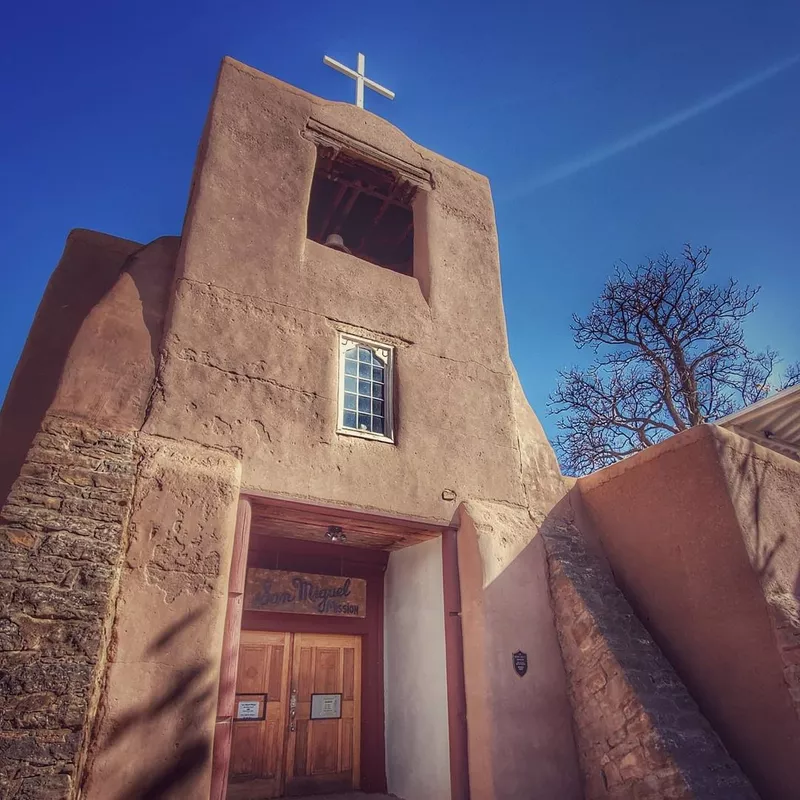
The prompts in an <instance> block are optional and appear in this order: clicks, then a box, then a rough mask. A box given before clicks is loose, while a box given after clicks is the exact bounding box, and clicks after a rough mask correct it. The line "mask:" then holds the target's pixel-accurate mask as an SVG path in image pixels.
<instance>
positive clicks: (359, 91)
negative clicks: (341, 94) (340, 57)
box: [322, 53, 394, 108]
mask: <svg viewBox="0 0 800 800" xmlns="http://www.w3.org/2000/svg"><path fill="white" fill-rule="evenodd" d="M322 61H323V63H325V64H327V65H328V66H329V67H333V68H334V69H336V70H339V72H341V73H342V75H347V77H348V78H352V79H353V80H354V81H355V82H356V105H357V106H358V107H359V108H364V87H365V86H369V88H370V89H372V90H373V91H374V92H377V93H378V94H382V95H383V96H384V97H388V98H389V99H390V100H394V92H392V91H389V89H387V88H386V87H384V86H381V85H380V84H379V83H375V81H372V80H370V79H369V78H367V77H366V76H365V75H364V69H365V65H366V59H365V58H364V54H363V53H359V54H358V68H357V69H355V70H352V69H350V67H346V66H345V65H344V64H340V63H339V62H338V61H335V60H334V59H332V58H331V57H330V56H324V57H323V59H322Z"/></svg>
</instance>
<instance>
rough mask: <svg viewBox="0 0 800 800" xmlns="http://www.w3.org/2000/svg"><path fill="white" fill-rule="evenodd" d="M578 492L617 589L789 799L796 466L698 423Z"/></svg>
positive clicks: (794, 726) (750, 772)
mask: <svg viewBox="0 0 800 800" xmlns="http://www.w3.org/2000/svg"><path fill="white" fill-rule="evenodd" d="M578 487H579V490H580V494H581V497H582V499H583V502H584V505H585V507H586V510H587V513H588V516H589V518H590V520H591V523H592V524H593V525H594V527H595V528H596V530H597V532H598V535H599V537H600V539H601V540H602V544H603V548H604V550H605V552H606V554H607V556H608V559H609V561H610V563H611V566H612V568H613V570H614V575H615V577H616V579H617V582H618V584H619V586H620V588H621V589H622V591H623V593H624V594H625V596H626V598H627V599H628V600H629V602H630V603H631V605H632V607H633V609H634V611H635V612H636V614H637V615H638V616H639V617H640V619H641V620H642V621H643V622H644V624H645V625H646V627H647V628H648V630H649V631H650V633H651V634H652V635H653V638H654V639H655V641H656V642H657V643H658V645H659V646H660V647H661V649H662V650H663V651H664V653H665V655H666V656H667V658H668V659H669V661H670V662H671V664H672V665H673V667H674V668H675V671H676V673H677V674H678V675H679V676H680V677H681V679H682V680H683V681H684V683H685V684H686V686H687V687H688V689H689V691H690V692H691V693H692V696H693V697H694V698H695V699H696V700H697V702H698V704H699V706H700V709H701V711H702V712H703V714H704V715H705V716H706V717H707V718H708V720H709V721H710V722H711V724H712V725H713V727H714V729H715V730H716V732H717V733H718V734H719V736H720V738H721V739H722V741H723V743H724V744H725V746H726V747H727V749H728V750H729V752H730V753H731V755H732V756H733V757H734V758H735V759H736V761H737V762H738V763H739V765H740V766H741V767H742V769H743V770H744V772H745V773H746V774H747V776H748V777H749V779H750V780H751V781H752V783H753V785H754V787H755V788H756V790H757V791H758V792H759V794H760V795H761V796H762V797H763V798H765V800H766V799H767V798H774V799H775V800H778V798H785V797H790V796H792V795H793V794H794V793H795V791H796V787H797V758H798V756H799V755H800V718H799V717H798V715H797V713H796V708H795V706H794V703H793V698H792V694H791V691H790V687H789V686H788V685H787V678H788V679H789V680H790V681H791V680H792V676H794V675H795V673H796V668H794V665H793V664H792V663H791V659H792V658H793V657H794V656H795V651H794V650H793V649H791V642H792V639H793V638H794V637H796V628H795V627H792V626H793V625H794V623H793V622H791V620H790V619H789V617H786V616H784V617H783V618H782V621H781V622H780V623H779V624H780V625H782V626H783V627H782V628H781V634H782V635H783V636H785V637H786V641H785V644H787V645H789V646H788V647H785V648H784V650H783V652H782V653H781V652H779V649H778V647H777V645H776V634H775V631H774V626H775V620H776V615H775V612H776V608H777V607H778V606H780V604H781V602H783V600H786V599H787V598H788V597H789V596H790V594H791V593H792V592H793V591H796V581H797V571H798V566H800V558H798V532H800V526H799V525H798V521H799V520H798V513H797V511H798V505H797V504H798V499H797V497H798V492H797V490H798V487H800V467H798V465H797V464H796V463H794V462H791V461H790V460H789V459H786V458H784V457H782V456H780V455H778V454H773V453H769V452H768V451H763V452H762V448H759V447H758V446H757V445H753V444H751V443H749V442H746V441H745V440H741V439H739V438H738V437H735V436H734V435H733V434H728V433H726V432H722V431H720V430H719V429H717V428H715V427H714V426H702V427H698V428H694V429H692V430H689V431H686V432H684V433H682V434H680V435H678V436H675V437H673V438H672V439H670V440H668V441H667V442H664V443H662V444H660V445H657V446H655V447H652V448H649V449H648V450H647V451H645V452H643V453H640V454H638V455H636V456H633V457H631V458H628V459H625V460H624V461H622V462H620V463H619V464H616V465H614V466H612V467H608V468H606V469H604V470H600V471H599V472H597V473H594V474H593V475H590V476H588V477H586V478H582V479H580V480H579V481H578ZM776 597H777V598H778V600H777V601H776V600H775V598H776ZM781 598H782V599H781ZM769 599H772V602H771V603H770V602H768V600H769ZM791 613H793V612H790V614H791ZM787 634H788V635H787ZM794 641H796V638H794ZM795 696H796V695H795Z"/></svg>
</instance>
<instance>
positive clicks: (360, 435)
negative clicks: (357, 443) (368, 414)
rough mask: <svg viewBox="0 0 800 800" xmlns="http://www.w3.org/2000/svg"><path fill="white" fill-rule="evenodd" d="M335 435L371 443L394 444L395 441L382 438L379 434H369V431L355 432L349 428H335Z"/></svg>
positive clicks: (386, 437)
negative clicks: (366, 440) (365, 440)
mask: <svg viewBox="0 0 800 800" xmlns="http://www.w3.org/2000/svg"><path fill="white" fill-rule="evenodd" d="M336 433H337V434H338V435H339V436H354V437H355V438H356V439H370V440H371V441H373V442H383V443H384V444H394V443H395V441H394V439H393V438H390V437H389V436H383V435H381V434H380V433H370V432H369V431H355V430H352V429H351V428H337V429H336Z"/></svg>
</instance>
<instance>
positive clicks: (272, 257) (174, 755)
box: [0, 60, 580, 800]
mask: <svg viewBox="0 0 800 800" xmlns="http://www.w3.org/2000/svg"><path fill="white" fill-rule="evenodd" d="M312 120H313V121H314V124H315V125H317V126H318V127H319V126H322V127H323V128H324V127H325V126H327V128H329V129H332V130H335V131H337V132H338V133H337V135H339V136H343V137H344V138H345V139H346V140H347V141H348V142H351V143H352V144H353V146H354V147H355V148H356V149H359V148H361V149H364V148H366V149H370V148H374V149H376V150H378V151H380V152H382V153H384V154H386V153H388V154H389V156H391V158H393V159H395V160H396V161H397V162H398V163H402V164H405V165H406V167H408V169H412V170H416V171H417V172H418V173H419V174H421V175H426V176H427V180H428V182H429V184H430V191H429V192H427V193H426V194H425V195H424V196H421V197H420V198H418V200H417V203H416V206H415V233H416V235H415V260H416V263H417V264H418V266H419V267H420V276H419V280H417V279H416V278H412V277H408V276H403V275H400V274H397V273H394V272H391V271H389V270H384V269H381V268H379V267H375V266H373V265H371V264H367V263H364V262H361V261H359V260H358V259H355V258H352V257H350V256H347V255H346V254H342V253H338V252H336V251H333V250H330V249H328V248H324V247H322V246H320V245H318V244H316V243H314V242H311V241H307V240H306V239H305V216H306V205H307V202H308V197H309V190H310V184H311V177H312V172H313V168H314V163H315V146H314V145H313V144H312V142H311V141H310V140H309V139H308V138H306V135H305V134H306V132H307V126H308V124H309V123H310V122H311V121H312ZM178 245H179V246H180V250H177V248H178ZM76 275H77V276H79V279H76V278H75V277H74V276H76ZM68 292H74V295H72V294H68ZM65 293H67V294H65ZM67 296H68V297H70V298H71V299H70V303H71V304H72V305H73V311H74V313H73V311H70V312H69V313H68V314H66V316H63V317H59V315H58V313H57V310H54V304H56V305H57V304H58V303H59V301H61V300H62V299H63V298H64V297H67ZM70 303H68V305H69V304H70ZM54 321H55V322H54ZM48 326H50V329H49V330H48ZM339 331H346V332H350V333H353V334H358V335H363V336H366V337H369V338H376V339H379V340H380V341H384V342H387V343H389V344H392V345H394V346H395V348H396V383H397V391H396V396H395V401H396V419H397V426H396V434H397V442H396V445H387V444H384V443H380V442H374V441H365V440H361V439H358V438H354V437H345V436H337V435H336V433H335V428H336V414H337V409H336V392H337V357H338V350H337V334H338V332H339ZM43 365H45V366H47V369H46V370H45V371H44V373H42V371H41V370H42V369H44V367H43ZM37 370H39V372H38V373H37ZM26 403H30V404H31V406H32V410H31V411H30V413H29V412H28V411H27V410H26ZM48 409H50V410H51V411H52V412H58V414H59V415H61V416H62V417H65V418H66V417H68V418H70V419H71V420H77V421H78V422H79V425H80V426H81V430H84V429H85V430H87V431H91V430H94V429H95V428H97V429H99V430H108V431H110V432H112V433H113V435H114V436H117V437H122V438H123V439H124V438H125V437H130V438H131V447H133V448H135V452H136V458H135V461H136V466H135V469H134V470H133V480H134V485H132V486H130V487H128V489H129V491H130V492H131V497H132V500H131V501H130V502H129V503H128V504H127V505H125V506H120V507H119V514H120V515H122V517H121V518H120V520H119V525H120V526H121V527H120V529H119V530H116V529H115V535H116V536H117V541H116V544H115V545H114V546H115V547H116V548H117V549H116V550H115V551H114V552H113V553H112V554H111V555H110V556H109V558H112V561H113V562H114V566H113V568H112V570H111V575H109V576H108V577H107V580H108V581H116V582H114V585H113V586H111V584H110V583H109V584H103V585H102V586H101V588H100V590H99V592H98V594H97V596H96V597H95V599H94V601H93V602H94V603H95V611H94V614H95V617H96V619H97V620H98V623H97V624H98V625H99V628H98V630H101V631H103V632H104V634H103V635H107V636H108V637H109V638H108V647H107V648H105V651H104V649H103V646H102V641H101V640H100V639H98V651H97V655H96V656H93V657H92V658H93V659H94V660H92V658H89V657H88V656H87V659H88V660H87V661H86V666H85V668H84V672H83V673H82V674H83V675H84V676H85V679H86V681H87V682H88V683H87V684H86V687H88V688H84V689H83V690H81V691H83V692H84V694H85V695H86V697H87V698H91V697H94V696H95V695H93V694H92V692H93V691H95V690H96V693H97V694H96V697H97V701H96V702H94V701H91V700H89V699H87V701H86V703H87V705H86V712H87V713H86V714H85V715H84V718H83V721H82V722H81V725H82V726H90V727H91V735H90V736H89V734H87V731H86V730H84V728H83V727H82V728H81V730H82V731H83V734H80V733H76V731H77V728H76V729H75V731H72V729H69V730H70V731H72V733H70V734H69V735H70V736H72V739H70V741H71V742H73V743H72V744H70V745H69V747H67V748H66V749H64V748H62V749H60V750H59V751H58V757H57V759H56V760H55V761H53V762H52V764H51V766H54V769H55V772H53V774H56V772H57V773H58V774H59V775H61V776H64V775H66V776H67V778H63V779H62V778H61V777H59V778H58V780H59V781H64V780H72V782H73V785H77V784H78V783H80V784H81V786H82V788H83V791H84V793H85V796H87V797H98V798H99V797H101V796H102V797H104V798H106V797H109V798H115V800H123V798H130V800H132V798H133V797H134V796H140V795H141V794H142V793H143V792H144V794H145V795H146V794H147V793H148V792H149V793H150V794H151V795H152V794H154V793H157V791H161V790H164V791H168V792H169V794H170V796H174V797H176V798H177V797H187V798H189V797H192V798H193V797H198V796H200V795H201V794H203V792H204V791H205V787H206V786H207V784H208V771H209V766H208V759H209V752H210V751H209V748H210V741H211V736H212V728H211V726H212V723H213V710H214V702H215V700H216V693H215V690H214V688H213V687H214V685H215V682H216V680H217V678H216V672H215V670H216V669H217V667H218V661H219V654H220V646H221V644H220V643H221V639H220V637H221V626H222V620H223V614H224V606H225V584H226V581H227V575H228V573H227V569H228V560H229V558H230V553H229V546H230V542H231V541H232V537H233V519H234V514H235V496H236V494H237V493H238V492H239V491H245V492H247V491H249V492H253V493H256V494H258V493H266V494H270V495H281V496H284V497H287V498H297V499H306V500H307V499H311V500H316V501H322V502H331V503H340V504H344V505H348V506H356V507H361V508H365V509H377V510H380V511H382V512H386V513H390V514H397V515H402V516H412V517H417V518H419V517H424V518H427V519H429V520H431V521H432V522H435V523H437V524H443V523H444V524H447V523H449V522H450V521H451V520H453V519H454V518H456V517H458V519H460V522H461V531H460V532H459V540H460V541H463V551H464V552H463V558H462V556H461V554H460V555H459V563H460V564H461V565H462V567H463V572H462V576H461V591H462V605H463V608H464V625H465V642H467V643H468V645H469V647H470V648H471V650H470V652H468V653H467V663H466V664H465V670H466V672H467V674H466V693H467V698H466V700H467V717H468V725H469V736H470V756H469V757H470V765H469V771H470V778H471V779H472V780H474V782H475V785H474V787H473V796H476V797H478V796H480V797H482V798H487V800H488V798H491V797H503V798H506V797H509V798H510V797H527V796H528V795H529V793H530V790H531V786H537V787H538V789H539V791H541V792H543V793H544V794H548V795H549V796H554V797H555V796H558V797H561V798H572V797H574V798H578V797H579V796H580V786H579V777H578V770H577V761H576V756H575V749H574V742H573V739H572V732H571V721H570V711H569V704H568V701H567V697H566V686H565V680H564V673H563V666H562V664H561V659H560V654H559V650H558V643H557V640H556V634H555V630H554V627H553V617H552V611H551V608H550V605H549V599H548V593H547V585H546V562H545V553H544V549H543V546H542V543H541V541H540V538H539V528H540V526H541V524H542V523H543V521H544V520H545V518H546V516H547V514H548V513H549V511H550V509H551V508H552V506H553V505H554V503H556V502H557V500H558V498H559V497H560V496H561V494H562V493H563V491H564V486H563V483H562V481H561V477H560V474H559V472H558V467H557V465H556V463H555V458H554V455H553V453H552V450H551V448H550V446H549V444H548V443H547V441H546V439H545V437H544V434H543V432H542V430H541V426H539V424H538V421H537V420H536V418H535V416H534V415H533V412H532V411H531V410H530V408H529V406H528V405H527V402H526V401H525V399H524V396H523V395H522V391H521V388H520V387H519V383H518V380H517V378H516V375H515V373H514V371H513V367H512V365H511V362H510V359H509V356H508V347H507V341H506V331H505V321H504V316H503V308H502V298H501V291H500V277H499V257H498V250H497V239H496V232H495V228H494V215H493V207H492V198H491V193H490V189H489V185H488V182H487V181H486V179H485V178H484V177H482V176H479V175H476V174H474V173H472V172H470V171H469V170H466V169H464V168H463V167H460V166H458V165H456V164H453V163H452V162H449V161H447V160H446V159H444V158H442V157H440V156H438V155H436V154H434V153H431V152H429V151H427V150H425V149H423V148H421V147H419V146H417V145H416V144H414V143H413V142H411V141H410V140H409V139H407V138H406V137H405V136H404V135H403V134H402V133H400V132H399V131H398V130H397V129H396V128H394V127H393V126H391V125H389V124H388V123H386V122H385V121H384V120H381V119H379V118H378V117H375V116H374V115H371V114H369V113H367V112H364V111H363V110H360V109H357V108H355V107H353V106H349V105H344V104H338V103H328V102H325V101H322V100H320V99H319V98H315V97H313V96H311V95H308V94H305V93H303V92H301V91H299V90H297V89H294V88H293V87H290V86H287V85H286V84H282V83H281V82H279V81H276V80H274V79H272V78H269V77H267V76H264V75H262V74H260V73H258V72H256V71H254V70H251V69H249V68H247V67H245V66H243V65H241V64H238V63H237V62H234V61H232V60H226V61H225V62H224V64H223V67H222V70H221V72H220V77H219V82H218V86H217V88H216V91H215V97H214V102H213V104H212V108H211V111H210V114H209V118H208V123H207V125H206V131H205V133H204V138H203V141H202V142H201V146H200V152H199V157H198V162H197V166H196V170H195V175H194V181H193V186H192V192H191V197H190V201H189V207H188V209H187V215H186V222H185V227H184V231H183V235H182V237H181V239H180V241H179V240H177V239H174V238H171V239H164V240H157V241H156V242H154V243H152V244H151V245H147V246H145V247H144V248H140V247H139V246H137V245H135V244H134V243H119V242H117V241H116V240H110V241H108V240H107V237H102V236H99V235H95V234H75V235H74V236H73V237H72V238H71V240H70V243H69V245H68V248H67V251H66V254H65V259H64V260H63V261H62V264H61V265H60V266H59V268H58V269H57V270H56V273H55V274H54V278H53V280H52V281H51V286H50V288H49V289H48V293H47V294H46V297H45V301H43V305H42V309H41V310H40V312H39V315H38V316H37V321H36V323H35V325H34V329H33V332H32V334H31V339H30V340H29V343H28V345H26V350H25V353H24V355H23V359H22V364H21V367H20V371H18V375H16V376H15V379H14V384H13V385H12V388H11V390H10V393H9V397H8V400H7V402H6V406H5V407H4V411H3V417H2V424H3V425H4V426H5V427H4V428H3V430H2V433H0V448H2V447H3V446H4V444H5V443H6V442H7V441H8V442H10V441H11V439H12V438H14V437H16V434H15V433H14V430H16V428H15V427H14V425H15V424H16V422H14V423H13V424H12V423H11V422H10V420H12V419H16V418H15V416H14V415H16V414H21V415H22V417H24V418H25V420H27V421H26V423H25V425H26V427H25V434H24V436H21V437H16V438H14V442H13V444H14V452H15V453H16V456H15V458H16V459H17V460H16V462H14V463H11V462H10V461H5V462H4V465H5V466H6V467H8V469H7V472H8V475H9V477H10V479H13V477H14V476H15V475H16V474H17V473H18V471H19V468H20V466H21V465H22V464H23V463H24V462H25V459H26V457H29V454H28V450H29V445H30V442H31V441H32V440H33V437H34V436H35V435H36V432H37V430H39V428H40V424H41V420H42V419H43V418H44V415H45V413H46V412H47V410H48ZM26 415H27V416H26ZM45 433H46V431H45ZM81 435H83V434H81ZM87 435H89V437H90V440H92V441H93V439H92V437H93V436H94V434H87ZM76 446H77V445H76ZM71 447H73V446H72V445H70V446H69V447H67V449H70V448H71ZM9 452H10V451H9ZM132 452H133V451H132ZM29 460H30V458H29ZM31 463H38V462H35V461H32V462H31ZM53 466H54V465H53ZM46 480H49V481H55V482H56V484H59V485H60V484H61V483H63V482H64V481H65V480H66V479H63V478H62V476H61V473H59V472H51V471H47V473H46ZM83 488H85V489H86V490H87V491H88V492H93V491H94V490H95V489H98V488H101V487H96V486H95V485H94V484H92V486H86V487H83ZM444 490H449V491H448V492H446V493H444V494H443V492H444ZM58 491H62V490H60V489H59V490H58ZM453 494H454V495H455V497H456V500H449V499H445V497H451V496H453ZM43 496H44V497H46V498H50V497H51V495H50V494H46V493H43ZM56 496H58V497H61V495H56ZM81 499H86V498H83V496H82V498H81ZM51 502H60V500H59V501H54V500H51V499H44V500H42V503H44V504H45V505H47V504H49V503H51ZM459 504H462V505H463V508H462V513H459V512H458V508H459ZM59 508H60V506H59ZM123 518H124V520H127V519H129V520H130V524H129V526H128V527H127V528H126V527H125V524H124V520H123ZM11 523H12V524H11V529H10V531H11V532H9V531H8V530H6V531H5V537H6V538H5V542H6V543H7V544H8V546H9V547H11V549H12V551H13V552H15V553H16V554H17V555H19V554H20V552H21V548H24V547H26V546H27V545H26V544H25V542H24V541H23V540H24V537H23V540H20V539H19V536H18V534H17V533H15V532H14V531H16V528H15V527H14V526H15V525H16V524H17V520H11ZM37 524H38V523H37ZM52 524H53V525H55V524H57V523H56V522H53V523H52ZM34 532H35V533H36V534H38V533H46V534H48V535H49V529H48V530H42V531H39V530H34ZM76 535H77V534H76ZM37 541H38V540H37ZM459 547H461V545H459ZM76 561H77V562H79V567H80V568H81V569H82V568H83V567H84V566H86V568H87V569H89V567H91V563H92V562H91V560H90V559H89V557H88V556H87V557H86V558H83V557H81V558H79V559H76ZM84 562H86V564H84ZM113 576H116V578H114V577H113ZM103 593H105V594H103ZM24 613H28V612H27V611H25V612H24ZM34 616H35V615H34ZM42 618H43V619H44V618H45V617H44V616H43V617H42ZM48 618H49V617H48ZM70 619H71V617H70ZM98 635H99V634H98ZM37 642H38V643H34V644H32V645H31V652H32V653H35V657H36V658H37V659H39V660H41V659H43V658H44V659H46V658H49V657H50V654H51V653H53V652H57V647H56V644H54V643H53V642H49V641H46V640H44V639H42V640H37ZM475 643H482V645H483V646H482V649H478V650H476V649H475ZM40 645H41V647H40ZM517 649H526V650H527V651H528V652H529V655H530V658H531V666H530V669H529V671H528V674H527V675H526V676H525V677H524V678H522V679H520V678H519V677H518V676H517V675H516V674H515V673H514V672H513V669H512V664H511V653H512V652H514V651H515V650H517ZM103 652H105V657H106V658H107V669H104V668H103V663H102V661H101V659H102V658H103V655H102V653H103ZM15 657H16V656H15ZM31 658H34V656H31ZM81 680H83V678H82V679H81ZM31 687H32V688H31ZM92 687H94V688H92ZM14 691H16V689H15V690H14ZM19 691H20V696H21V697H25V698H27V699H26V701H25V702H27V703H29V704H32V703H34V702H38V700H32V699H30V697H32V696H34V695H36V693H37V692H38V691H39V689H37V688H36V687H35V686H34V685H33V684H26V685H24V686H23V687H22V688H21V689H20V690H19ZM95 707H96V710H97V713H96V715H94V714H93V713H92V708H95ZM26 708H27V706H26ZM483 722H486V723H487V724H486V725H484V724H483ZM48 724H49V723H48ZM74 724H75V725H77V722H75V723H74ZM26 726H28V727H26ZM10 727H11V728H12V729H14V730H15V731H27V730H28V729H29V728H30V727H31V726H30V725H28V723H27V722H25V721H24V719H23V717H22V716H19V717H18V718H15V719H14V720H12V722H11V723H10ZM47 730H51V728H47ZM52 730H56V728H52ZM58 730H61V728H59V729H58ZM65 730H66V729H65ZM4 735H5V734H4ZM16 735H17V734H15V736H16ZM19 735H20V736H22V738H23V739H24V736H27V735H28V734H27V733H26V734H25V735H24V736H23V735H22V734H19ZM59 735H60V734H59ZM65 735H66V734H65ZM81 735H83V736H84V740H83V741H84V742H89V741H91V746H90V747H89V748H88V751H87V748H86V747H85V746H83V745H78V744H76V742H78V739H79V738H80V736H81ZM75 737H78V738H75ZM25 741H27V740H25ZM176 741H177V742H178V747H177V749H176V748H175V747H171V746H168V742H172V743H174V742H176ZM26 746H27V745H26ZM59 746H60V745H59ZM70 748H72V749H70ZM134 751H135V752H136V754H137V757H136V759H135V760H133V761H132V760H130V759H129V757H128V754H129V753H130V752H134ZM19 752H22V751H19ZM486 753H489V754H490V763H489V765H488V771H486V772H485V773H484V772H482V771H481V770H482V765H483V764H484V762H483V758H484V754H486ZM81 754H83V755H81ZM84 755H85V757H86V761H85V765H84V764H83V762H82V761H81V759H82V758H83V756H84ZM54 758H55V756H54ZM78 762H80V763H78ZM70 764H71V765H72V766H70ZM76 764H77V766H76ZM141 764H148V765H152V769H148V770H144V771H142V770H140V765H141ZM82 766H83V770H82V772H81V773H80V775H78V777H76V774H77V772H76V770H77V769H79V768H81V767H82ZM137 770H138V771H137ZM37 774H38V773H37ZM15 775H16V777H15V780H18V779H19V778H20V776H23V777H24V775H23V773H15ZM34 777H36V775H34ZM36 779H37V780H38V777H37V778H36ZM47 780H50V778H49V777H48V778H47ZM65 785H66V784H64V785H61V784H59V787H60V788H57V789H56V790H54V792H55V794H54V795H53V796H54V797H56V796H58V797H61V796H63V792H62V794H58V792H59V791H61V790H62V789H63V788H64V786H65ZM475 787H478V788H475ZM481 791H483V794H480V792H481ZM136 792H138V793H139V794H138V795H137V794H136ZM36 796H38V795H36Z"/></svg>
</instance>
